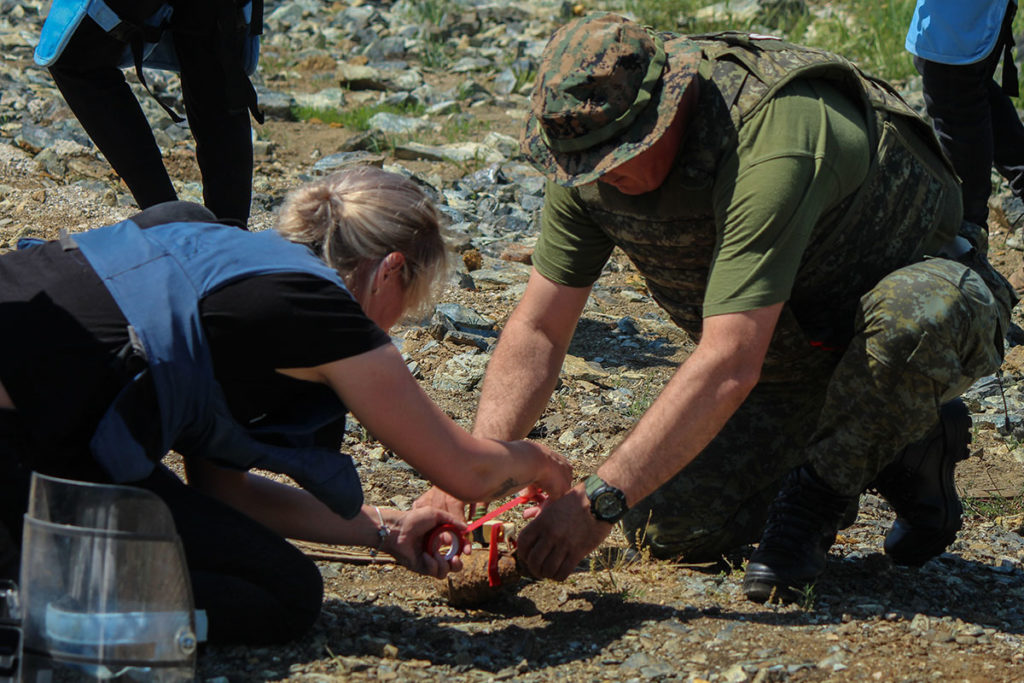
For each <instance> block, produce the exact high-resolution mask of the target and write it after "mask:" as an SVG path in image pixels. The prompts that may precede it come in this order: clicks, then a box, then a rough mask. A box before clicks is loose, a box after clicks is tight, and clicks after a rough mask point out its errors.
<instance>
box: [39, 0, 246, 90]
mask: <svg viewBox="0 0 1024 683" xmlns="http://www.w3.org/2000/svg"><path fill="white" fill-rule="evenodd" d="M173 11H174V8H173V7H171V5H170V4H167V3H164V4H163V5H161V6H160V7H159V8H158V9H157V11H156V12H154V13H153V15H152V16H150V17H149V18H147V19H146V21H145V23H144V25H143V26H140V27H138V28H140V29H143V30H145V31H146V33H147V34H148V35H147V36H146V39H145V40H144V41H143V43H142V54H141V65H142V66H144V67H146V68H149V69H161V70H163V71H179V70H180V66H179V64H178V55H177V53H175V51H174V42H173V40H172V39H171V34H170V32H169V31H166V30H164V29H165V28H166V27H167V26H168V24H169V23H170V19H171V14H172V13H173ZM258 11H259V12H262V9H259V10H258ZM242 14H243V17H244V19H245V22H246V24H247V25H248V26H249V37H248V39H247V40H246V41H245V42H244V44H243V52H242V67H243V68H244V69H245V73H246V74H248V75H249V76H251V75H253V74H254V73H256V65H257V63H258V62H259V56H260V33H261V32H262V21H261V17H257V18H256V19H257V23H253V0H247V2H246V3H245V4H244V5H243V6H242ZM86 16H89V17H90V18H91V19H92V20H93V21H95V22H96V24H97V25H98V26H99V27H100V28H102V29H103V30H104V31H107V32H108V33H111V32H116V31H117V30H118V27H119V26H121V23H122V22H121V17H120V16H118V14H117V13H116V12H115V11H114V10H112V9H111V8H110V6H108V5H107V3H105V2H104V1H103V0H53V4H52V5H51V6H50V11H49V13H48V14H47V15H46V21H44V22H43V28H42V31H40V33H39V43H38V44H37V45H36V49H35V55H34V57H35V62H36V64H38V65H40V66H50V65H51V64H53V63H54V62H56V61H57V59H59V58H60V55H61V53H62V52H64V48H65V47H66V46H67V44H68V41H69V40H71V36H72V35H74V33H75V31H76V30H77V29H78V25H79V24H80V23H82V19H84V18H85V17H86ZM134 65H135V56H134V55H133V54H132V48H131V46H125V49H124V53H123V54H122V55H121V61H120V63H119V64H118V66H120V67H121V68H122V69H126V68H129V67H131V66H134Z"/></svg>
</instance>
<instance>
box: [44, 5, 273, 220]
mask: <svg viewBox="0 0 1024 683" xmlns="http://www.w3.org/2000/svg"><path fill="white" fill-rule="evenodd" d="M197 2H198V3H203V2H210V0H175V2H173V3H172V4H174V5H175V9H174V11H175V14H176V15H178V16H186V15H188V14H189V13H192V14H195V13H197V12H198V10H197V9H196V6H195V3H197ZM109 4H110V5H111V6H112V7H113V8H114V9H115V10H116V11H118V12H119V13H120V14H121V16H122V17H125V18H127V19H131V20H133V21H136V22H140V23H141V21H142V20H143V19H144V18H145V17H147V16H149V15H150V14H152V13H153V11H155V9H156V8H157V7H159V5H160V4H161V3H160V2H154V1H153V0H148V1H146V2H132V1H130V0H129V1H128V2H121V3H115V2H111V3H109ZM133 14H135V15H139V16H132V15H133ZM214 40H216V32H215V30H214V28H213V27H212V26H211V27H210V29H209V31H208V33H206V34H205V35H204V33H203V31H202V30H201V29H200V30H199V31H198V32H193V33H189V34H186V33H185V32H183V31H181V32H179V31H174V43H175V50H176V52H177V55H178V61H179V63H180V65H181V73H180V76H181V90H182V97H183V99H184V104H185V115H186V117H187V119H188V124H189V128H190V129H191V131H192V135H193V137H194V138H195V144H196V160H197V162H198V164H199V171H200V174H201V175H202V180H203V202H204V203H205V204H206V206H207V208H209V209H210V210H211V211H213V213H214V214H215V215H216V216H217V217H218V218H221V219H233V220H236V221H238V222H239V223H240V225H241V226H242V227H244V226H245V225H246V223H247V222H248V219H249V210H250V204H251V201H252V172H253V160H252V137H251V136H252V130H251V127H250V123H249V111H248V109H247V107H246V104H245V103H239V102H232V101H231V99H232V98H231V97H230V96H229V93H230V92H232V88H231V87H229V85H230V84H231V83H232V81H231V79H230V75H229V74H227V73H225V68H224V66H223V65H222V63H221V61H220V58H219V56H218V53H217V50H216V49H215V48H216V46H215V45H214V43H213V41H214ZM124 50H125V43H123V42H121V41H118V40H116V39H115V38H112V37H111V36H109V35H108V34H107V33H106V32H105V31H103V30H102V29H101V28H100V27H99V26H98V25H97V24H96V23H95V22H94V21H93V20H92V19H90V18H89V17H86V18H85V19H83V20H82V23H81V24H80V25H79V27H78V29H77V30H76V31H75V34H74V35H73V36H72V37H71V40H70V41H69V42H68V44H67V47H66V48H65V49H64V52H63V53H62V54H61V56H60V59H58V60H57V62H56V63H55V64H54V65H53V66H51V67H50V73H51V74H52V75H53V79H54V81H55V82H56V84H57V87H58V89H60V92H61V94H62V95H63V96H64V99H65V100H66V101H67V103H68V106H69V107H70V108H71V111H72V112H74V114H75V116H76V117H77V118H78V121H79V122H80V123H81V124H82V127H83V128H84V129H85V131H86V133H88V134H89V137H90V138H91V139H92V141H93V142H94V143H95V144H96V146H97V147H98V148H99V150H100V152H102V153H103V156H104V157H106V159H107V161H108V162H109V163H110V165H111V166H112V167H113V169H114V171H115V172H116V173H117V174H118V175H119V176H120V177H121V179H122V180H124V182H125V184H126V185H127V186H128V189H129V190H130V191H131V193H132V195H133V196H134V197H135V201H136V202H137V203H138V204H139V207H140V208H143V209H145V208H148V207H150V206H152V205H154V204H159V203H161V202H165V201H171V200H174V199H177V195H176V193H175V191H174V186H173V185H172V184H171V179H170V177H169V176H168V174H167V170H166V168H164V164H163V159H162V158H161V155H160V148H159V147H158V146H157V144H156V140H155V139H154V137H153V132H152V130H151V129H150V126H149V122H148V121H147V120H146V117H145V115H144V114H143V112H142V107H141V106H140V105H139V102H138V100H137V99H136V98H135V95H134V94H133V93H132V90H131V88H130V87H129V85H128V83H127V81H126V80H125V77H124V73H123V72H122V71H121V69H120V68H118V66H117V64H118V62H119V61H120V58H121V55H122V53H123V52H124Z"/></svg>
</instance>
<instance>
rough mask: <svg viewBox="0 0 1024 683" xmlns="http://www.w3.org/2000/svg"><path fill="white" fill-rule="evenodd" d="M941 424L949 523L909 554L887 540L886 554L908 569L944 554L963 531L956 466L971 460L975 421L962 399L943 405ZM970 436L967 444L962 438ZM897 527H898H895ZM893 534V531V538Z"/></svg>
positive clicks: (942, 475)
mask: <svg viewBox="0 0 1024 683" xmlns="http://www.w3.org/2000/svg"><path fill="white" fill-rule="evenodd" d="M940 423H941V424H942V438H943V448H942V453H943V457H942V463H941V465H940V467H941V468H942V473H941V481H942V495H943V497H944V498H945V500H947V501H951V504H950V505H949V506H948V510H947V515H946V524H945V525H943V526H942V527H940V528H937V529H935V530H934V536H933V537H932V538H925V539H924V540H922V541H918V542H915V543H914V544H913V547H912V548H911V549H910V550H909V551H908V552H901V551H900V550H899V549H898V548H895V549H893V548H890V547H889V543H888V540H889V539H888V537H887V538H886V544H885V552H886V554H887V555H889V557H890V558H892V561H893V563H895V564H899V565H905V566H912V567H917V566H920V565H922V564H924V563H925V562H927V561H928V560H930V559H932V558H933V557H935V556H937V555H940V554H942V553H943V552H944V551H945V550H946V548H947V547H949V545H950V544H951V543H952V542H953V541H955V540H956V534H957V532H958V531H960V529H961V528H963V513H964V508H963V504H962V503H961V502H960V496H959V495H957V492H956V482H955V480H954V473H955V468H956V464H957V463H958V462H962V461H964V460H966V459H967V458H968V457H970V454H971V451H970V443H971V442H972V441H973V436H972V434H971V429H972V427H973V426H974V421H973V420H972V419H971V414H970V412H969V411H968V410H967V406H966V404H964V402H963V401H962V400H956V401H950V402H949V403H947V404H945V405H943V406H942V411H941V414H940ZM965 433H966V434H967V440H966V442H965V441H964V440H963V439H962V438H961V437H960V435H961V434H965ZM894 528H895V525H894ZM926 533H927V532H926V531H925V530H919V531H918V534H919V535H920V534H926ZM891 534H892V532H891V531H890V535H891Z"/></svg>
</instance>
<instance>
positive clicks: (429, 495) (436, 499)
mask: <svg viewBox="0 0 1024 683" xmlns="http://www.w3.org/2000/svg"><path fill="white" fill-rule="evenodd" d="M475 505H476V504H475V503H470V504H469V514H470V515H471V516H472V514H473V508H474V506H475ZM419 508H436V509H438V510H444V511H445V512H447V513H448V514H450V515H451V516H453V517H455V518H456V519H458V520H459V521H460V522H465V521H467V520H468V517H467V516H466V503H464V502H463V501H461V500H459V499H458V498H456V497H455V496H453V495H450V494H448V493H445V492H444V491H442V490H441V489H439V488H437V487H436V486H431V487H430V488H429V489H428V490H427V492H426V493H424V494H423V495H422V496H420V497H419V498H417V499H416V500H415V501H414V502H413V504H412V509H413V510H418V509H419Z"/></svg>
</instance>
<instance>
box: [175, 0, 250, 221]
mask: <svg viewBox="0 0 1024 683" xmlns="http://www.w3.org/2000/svg"><path fill="white" fill-rule="evenodd" d="M216 4H217V3H210V2H209V0H203V2H199V3H197V2H195V1H194V0H178V2H176V3H175V8H174V11H175V24H174V29H173V30H174V37H175V50H176V51H177V54H178V61H179V63H180V64H181V91H182V96H183V98H184V100H185V113H186V115H187V116H188V124H189V128H190V129H191V130H192V135H193V137H194V138H195V141H196V161H197V162H198V164H199V170H200V173H201V174H202V177H203V202H204V203H205V204H206V207H207V208H208V209H210V210H211V211H213V213H214V214H216V216H217V218H221V219H224V218H230V219H234V220H237V221H239V222H240V223H241V226H242V227H245V225H246V223H247V222H248V220H249V211H250V206H251V202H252V173H253V156H252V154H253V151H252V127H251V124H250V122H249V109H248V102H247V101H246V100H245V99H244V98H243V96H242V94H241V93H240V92H239V90H240V84H243V83H244V85H246V86H247V85H248V80H247V78H246V76H245V74H244V71H242V66H241V59H240V58H239V61H238V64H233V63H230V64H229V63H225V61H224V57H223V51H224V50H225V49H228V50H232V51H233V50H234V49H235V47H232V46H237V49H238V53H239V54H240V53H241V43H240V39H241V36H224V35H222V32H221V31H220V30H219V29H218V28H217V26H216V18H217V11H215V10H213V9H211V7H212V6H214V5H216ZM224 41H228V43H229V45H225V44H223V43H224Z"/></svg>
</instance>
